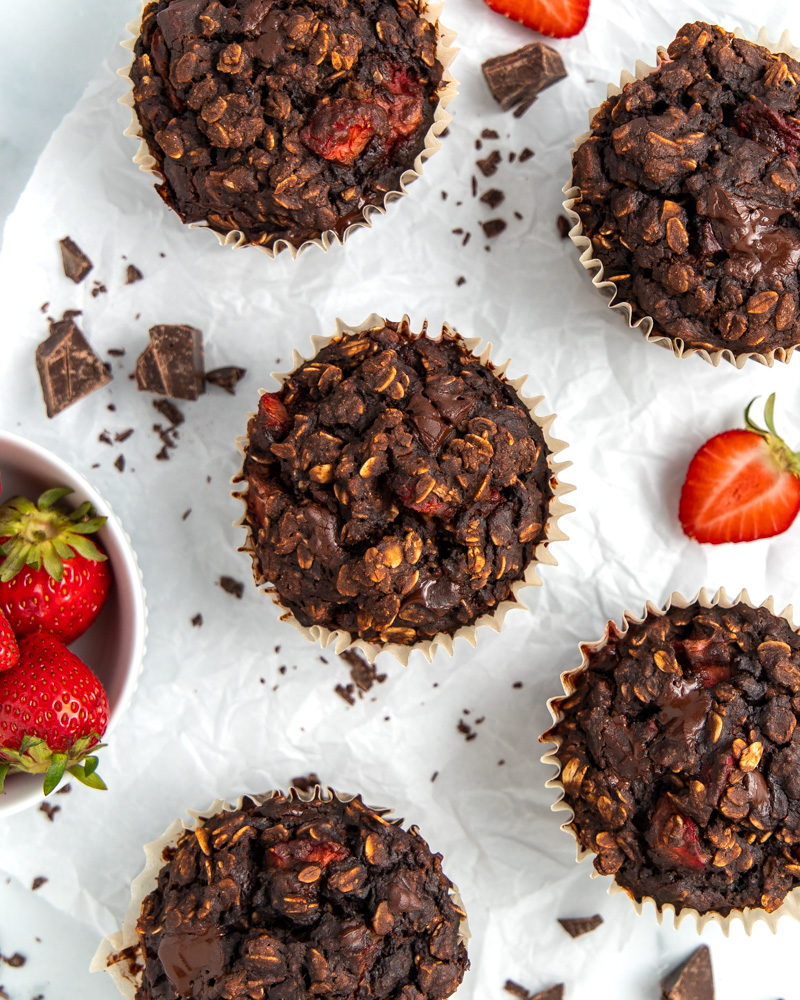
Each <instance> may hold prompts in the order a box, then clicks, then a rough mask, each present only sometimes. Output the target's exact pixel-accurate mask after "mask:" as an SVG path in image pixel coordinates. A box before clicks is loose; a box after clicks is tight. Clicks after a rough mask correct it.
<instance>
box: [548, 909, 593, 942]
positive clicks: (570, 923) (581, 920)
mask: <svg viewBox="0 0 800 1000" xmlns="http://www.w3.org/2000/svg"><path fill="white" fill-rule="evenodd" d="M558 922H559V923H560V924H561V926H562V927H563V928H564V930H565V931H566V932H567V934H569V936H570V937H572V938H579V937H582V936H583V935H584V934H590V933H591V932H592V931H596V930H597V928H598V927H599V926H600V925H601V924H602V923H603V918H602V917H601V916H600V914H599V913H596V914H595V915H594V916H593V917H559V918H558Z"/></svg>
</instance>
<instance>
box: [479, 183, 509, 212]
mask: <svg viewBox="0 0 800 1000" xmlns="http://www.w3.org/2000/svg"><path fill="white" fill-rule="evenodd" d="M505 200H506V196H505V194H504V193H503V192H502V191H500V190H498V189H497V188H489V190H488V191H484V193H483V194H482V195H481V201H482V202H483V203H484V205H488V206H489V208H491V209H495V208H497V206H498V205H502V203H503V202H504V201H505Z"/></svg>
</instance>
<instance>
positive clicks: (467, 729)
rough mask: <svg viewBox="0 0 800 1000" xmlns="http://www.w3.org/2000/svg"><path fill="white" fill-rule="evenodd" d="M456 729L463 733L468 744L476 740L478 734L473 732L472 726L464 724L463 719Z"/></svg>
mask: <svg viewBox="0 0 800 1000" xmlns="http://www.w3.org/2000/svg"><path fill="white" fill-rule="evenodd" d="M456 729H457V730H458V731H459V732H460V733H461V735H462V736H463V737H464V738H465V739H466V741H467V743H470V742H471V741H472V740H474V739H476V738H477V736H478V734H477V733H476V732H475V731H474V730H473V728H472V726H470V725H469V724H468V723H466V722H464V720H463V719H459V720H458V725H457V726H456Z"/></svg>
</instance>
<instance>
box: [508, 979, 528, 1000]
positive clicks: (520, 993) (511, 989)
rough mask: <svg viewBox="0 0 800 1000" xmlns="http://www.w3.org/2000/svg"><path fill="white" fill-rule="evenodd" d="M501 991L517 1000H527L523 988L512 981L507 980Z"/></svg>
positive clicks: (526, 994)
mask: <svg viewBox="0 0 800 1000" xmlns="http://www.w3.org/2000/svg"><path fill="white" fill-rule="evenodd" d="M503 989H504V990H505V991H506V993H510V994H511V996H512V997H517V998H518V1000H528V991H527V990H526V989H525V987H524V986H520V984H519V983H515V982H514V980H513V979H507V980H506V984H505V986H504V987H503Z"/></svg>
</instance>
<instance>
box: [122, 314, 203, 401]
mask: <svg viewBox="0 0 800 1000" xmlns="http://www.w3.org/2000/svg"><path fill="white" fill-rule="evenodd" d="M203 374H204V373H203V334H202V333H201V332H200V330H196V329H195V328H194V327H191V326H166V325H162V326H154V327H152V328H151V329H150V344H149V346H148V347H147V348H145V350H144V351H143V353H142V354H141V355H140V356H139V358H138V360H137V361H136V371H135V375H136V387H137V389H139V391H140V392H154V393H157V394H158V395H160V396H170V397H171V398H172V399H188V400H195V399H197V397H198V396H199V395H200V394H201V393H202V392H203V388H204V387H203Z"/></svg>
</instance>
